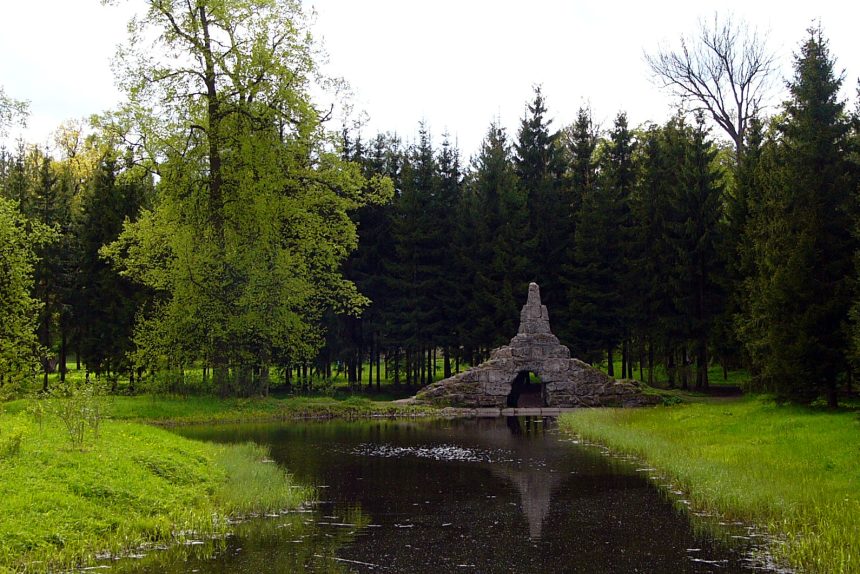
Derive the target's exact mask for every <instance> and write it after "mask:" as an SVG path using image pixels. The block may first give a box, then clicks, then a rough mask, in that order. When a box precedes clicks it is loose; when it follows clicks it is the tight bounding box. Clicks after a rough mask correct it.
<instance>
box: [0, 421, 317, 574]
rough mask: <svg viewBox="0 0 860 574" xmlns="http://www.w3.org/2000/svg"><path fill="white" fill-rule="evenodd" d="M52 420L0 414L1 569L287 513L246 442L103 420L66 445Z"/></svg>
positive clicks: (259, 453)
mask: <svg viewBox="0 0 860 574" xmlns="http://www.w3.org/2000/svg"><path fill="white" fill-rule="evenodd" d="M65 433H66V431H65V429H63V428H62V427H61V426H60V425H59V424H58V423H56V422H55V421H53V420H47V419H46V420H45V421H43V424H42V425H40V424H38V423H37V422H36V421H34V420H33V419H32V417H31V416H29V415H27V414H26V413H20V414H17V415H12V414H9V413H8V411H7V413H6V414H0V442H3V444H6V443H8V442H9V439H10V437H13V436H17V437H19V439H20V440H19V441H18V447H17V448H15V449H6V451H4V453H2V454H0V572H6V571H9V572H12V571H26V572H43V571H48V570H62V569H67V568H70V567H73V566H80V565H86V564H91V563H92V562H93V561H94V560H95V559H96V557H97V556H99V555H105V554H114V555H115V554H123V553H125V552H129V551H133V550H135V549H137V548H140V547H146V546H152V545H159V546H161V545H171V544H177V543H179V544H181V543H182V542H183V541H184V540H186V539H188V538H192V537H194V538H201V537H207V536H215V535H218V534H219V533H220V532H222V531H223V530H224V529H225V528H226V527H227V522H226V520H224V518H227V517H228V516H231V515H232V516H237V515H246V514H252V513H262V512H271V511H275V510H281V509H288V508H295V507H297V506H298V505H300V504H302V503H303V502H305V501H307V500H308V499H309V498H310V497H312V495H313V493H312V492H311V491H309V490H307V489H304V488H298V487H296V486H295V485H294V484H293V483H292V481H291V479H290V477H289V476H288V475H286V474H285V473H284V471H283V470H282V469H281V468H279V467H278V466H277V465H275V464H270V463H266V462H264V459H265V457H266V454H267V453H266V452H265V451H264V450H262V449H260V448H259V447H256V446H253V445H239V446H221V445H214V444H209V443H202V442H197V441H193V440H189V439H186V438H182V437H179V436H176V435H174V434H173V433H170V432H168V431H165V430H162V429H158V428H154V427H150V426H146V425H141V424H136V423H131V422H115V421H106V422H105V423H104V424H103V425H102V426H101V429H100V437H99V438H98V439H96V440H93V439H92V437H90V438H89V439H88V441H87V443H86V445H85V447H84V448H83V449H72V448H71V447H69V446H68V445H69V441H68V438H67V437H66V434H65Z"/></svg>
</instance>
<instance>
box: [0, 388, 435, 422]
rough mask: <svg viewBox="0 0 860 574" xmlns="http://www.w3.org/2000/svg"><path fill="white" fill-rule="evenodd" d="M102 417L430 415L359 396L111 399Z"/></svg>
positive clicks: (10, 408)
mask: <svg viewBox="0 0 860 574" xmlns="http://www.w3.org/2000/svg"><path fill="white" fill-rule="evenodd" d="M34 402H35V400H34V399H21V400H17V401H11V402H8V403H5V409H6V412H7V413H19V412H23V411H25V410H26V409H27V408H28V407H29V406H31V405H32V404H34ZM105 411H106V413H105V414H106V416H107V417H108V418H111V419H114V420H128V421H136V422H148V423H159V424H217V423H232V422H253V421H279V420H293V419H304V418H331V417H338V418H347V419H348V418H361V417H370V416H416V415H422V414H428V413H430V412H434V409H432V408H431V407H415V406H408V405H400V404H393V403H390V402H385V401H373V400H370V399H367V398H364V397H355V396H353V397H349V398H343V399H341V398H334V397H286V398H274V397H267V398H250V399H221V398H217V397H210V396H201V397H196V396H195V397H170V396H155V395H139V396H132V397H129V396H116V397H110V399H109V401H108V402H107V404H106V406H105Z"/></svg>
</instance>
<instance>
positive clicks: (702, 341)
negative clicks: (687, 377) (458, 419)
mask: <svg viewBox="0 0 860 574" xmlns="http://www.w3.org/2000/svg"><path fill="white" fill-rule="evenodd" d="M696 389H698V390H700V391H706V390H708V339H707V337H706V336H705V335H704V334H703V335H701V336H700V337H699V340H698V344H697V346H696Z"/></svg>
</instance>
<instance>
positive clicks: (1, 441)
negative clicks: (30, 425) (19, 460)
mask: <svg viewBox="0 0 860 574" xmlns="http://www.w3.org/2000/svg"><path fill="white" fill-rule="evenodd" d="M23 441H24V429H23V427H21V426H20V425H13V426H12V427H11V428H9V429H7V430H6V431H5V432H4V431H3V429H0V460H7V459H10V458H12V457H14V456H18V455H19V454H20V453H21V443H22V442H23Z"/></svg>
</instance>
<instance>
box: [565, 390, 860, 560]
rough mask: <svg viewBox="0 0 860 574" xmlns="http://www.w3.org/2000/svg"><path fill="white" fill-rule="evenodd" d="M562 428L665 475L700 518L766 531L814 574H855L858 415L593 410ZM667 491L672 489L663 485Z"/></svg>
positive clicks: (746, 403) (705, 406) (859, 517)
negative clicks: (716, 517)
mask: <svg viewBox="0 0 860 574" xmlns="http://www.w3.org/2000/svg"><path fill="white" fill-rule="evenodd" d="M561 425H562V426H563V427H564V428H566V429H568V430H570V431H573V432H576V433H577V434H579V435H581V436H583V437H585V438H587V439H589V440H594V441H598V442H600V443H602V444H605V445H607V446H609V447H610V448H612V449H616V450H619V451H623V452H626V453H631V454H634V455H636V456H638V457H640V458H642V459H643V461H644V462H645V463H646V464H648V465H652V466H654V467H656V468H657V469H658V471H659V472H660V473H661V474H662V475H663V476H664V477H665V478H666V480H668V481H669V482H670V483H671V484H672V485H673V489H674V488H677V489H680V490H682V491H684V497H685V498H686V499H689V500H690V502H691V506H692V508H693V509H694V510H697V511H710V512H718V513H720V514H721V515H723V516H725V517H726V518H728V519H740V520H744V521H749V522H753V523H755V524H758V525H761V526H766V527H768V529H769V530H770V532H771V534H772V535H773V538H772V544H771V552H773V554H774V556H775V557H776V558H777V559H779V560H780V561H781V562H783V563H787V564H789V565H791V566H793V567H795V568H798V569H800V570H802V571H804V572H853V571H855V570H857V567H858V563H857V560H858V556H860V548H858V544H860V538H858V537H857V530H858V528H860V523H858V521H860V498H858V496H857V493H858V484H860V473H858V467H857V465H856V464H855V460H856V456H857V453H856V450H857V448H856V446H857V444H858V440H860V425H858V422H857V416H856V413H850V412H843V413H840V414H833V413H826V412H821V411H816V410H812V409H808V408H802V407H793V406H778V405H776V404H774V403H773V402H771V401H769V400H767V399H764V398H753V399H744V400H741V401H725V400H722V401H719V402H711V403H696V404H684V405H680V406H677V407H672V408H669V409H665V408H655V409H641V410H637V409H629V410H628V409H620V410H619V409H583V410H581V411H577V412H576V413H571V414H567V415H564V416H563V417H562V418H561ZM661 482H662V481H661Z"/></svg>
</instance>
